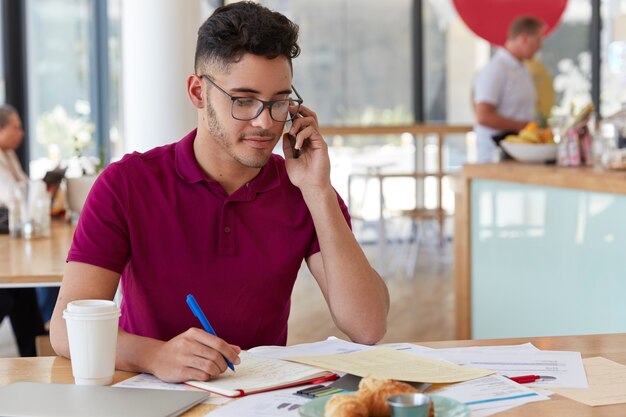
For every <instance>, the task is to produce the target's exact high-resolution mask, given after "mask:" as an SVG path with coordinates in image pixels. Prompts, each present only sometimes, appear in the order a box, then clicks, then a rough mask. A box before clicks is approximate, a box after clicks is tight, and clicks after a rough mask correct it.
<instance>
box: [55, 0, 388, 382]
mask: <svg viewBox="0 0 626 417" xmlns="http://www.w3.org/2000/svg"><path fill="white" fill-rule="evenodd" d="M297 37H298V27H297V26H296V25H295V24H294V23H293V22H291V21H290V20H289V19H287V18H286V17H285V16H283V15H281V14H279V13H276V12H272V11H270V10H269V9H267V8H265V7H263V6H260V5H258V4H255V3H252V2H237V3H233V4H229V5H227V6H224V7H220V8H218V9H217V10H216V11H215V12H214V13H213V15H212V16H211V17H210V18H209V19H208V20H207V21H206V22H205V23H204V24H203V25H202V26H201V28H200V30H199V32H198V42H197V47H196V58H195V73H194V74H192V75H190V76H189V77H188V79H187V93H188V96H189V98H190V101H191V103H192V104H193V106H194V107H195V108H196V109H197V129H195V130H193V131H192V132H190V133H189V134H188V135H187V136H185V137H184V138H183V139H182V140H180V141H178V142H176V143H173V144H169V145H165V146H162V147H159V148H155V149H153V150H151V151H148V152H146V153H144V154H140V153H134V154H132V155H126V156H125V157H124V158H123V159H122V160H121V161H119V162H116V163H113V164H111V165H109V166H108V167H107V169H105V170H104V171H103V172H102V173H101V174H100V176H99V177H98V179H97V181H96V183H95V184H94V186H93V188H92V190H91V193H90V195H89V197H88V199H87V202H86V203H85V206H84V209H83V211H82V212H81V215H80V218H79V223H78V226H77V229H76V233H75V235H74V241H73V244H72V248H71V249H70V252H69V254H68V262H69V263H68V265H67V268H66V273H65V276H64V278H63V285H62V287H61V293H60V295H59V301H58V302H57V306H56V309H55V312H54V315H53V319H52V326H51V339H52V345H53V347H54V349H55V351H56V352H57V353H58V354H60V355H63V356H66V357H67V356H69V349H68V341H67V334H66V329H65V325H64V323H63V319H62V311H63V309H65V306H66V305H67V303H68V302H70V301H73V300H76V299H83V298H100V299H112V298H113V296H114V294H115V291H116V288H117V286H118V283H119V282H120V277H121V285H122V292H123V298H122V303H121V309H122V317H121V319H120V331H119V334H118V335H119V336H118V344H117V360H116V366H117V368H118V369H123V370H129V371H136V372H149V373H152V374H154V375H156V376H157V377H159V378H160V379H162V380H164V381H170V382H178V381H186V380H191V379H194V380H207V379H210V378H212V377H215V376H217V375H219V374H220V373H221V372H224V371H225V370H226V362H225V360H224V357H226V358H228V359H229V360H230V361H231V362H233V363H234V364H235V365H237V364H238V363H239V358H238V354H239V352H240V348H244V349H247V348H251V347H253V346H257V345H284V344H285V343H286V341H287V319H288V316H289V310H290V296H291V292H292V289H293V285H294V282H295V279H296V277H297V274H298V270H299V269H300V266H301V264H302V261H303V259H304V260H306V262H307V265H308V267H309V269H310V271H311V272H312V275H313V276H314V277H315V279H316V280H317V282H318V284H319V286H320V288H321V290H322V292H323V294H324V297H325V299H326V301H327V303H328V305H329V308H330V311H331V314H332V317H333V319H334V321H335V323H336V325H337V326H338V327H339V329H341V330H342V331H343V332H345V333H346V334H347V335H348V336H349V337H350V338H351V339H352V340H354V341H356V342H360V343H375V342H377V341H378V340H380V339H381V338H382V337H383V335H384V333H385V331H386V317H387V312H388V309H389V295H388V292H387V288H386V286H385V284H384V282H383V281H382V279H381V278H380V276H379V275H378V274H377V273H376V271H374V269H373V268H372V267H371V266H370V265H369V263H368V261H367V258H366V257H365V255H364V254H363V252H362V250H361V248H360V247H359V245H358V243H357V242H356V240H355V238H354V236H353V234H352V232H351V230H350V227H349V215H348V211H347V208H346V206H345V204H344V203H343V201H341V199H340V198H339V196H338V195H337V193H336V192H335V190H334V189H333V187H332V185H331V183H330V160H329V155H328V146H327V144H326V142H325V141H324V139H323V137H322V136H321V135H320V133H319V128H318V121H317V116H316V114H315V113H314V112H313V111H312V110H310V109H309V108H307V107H305V106H300V105H299V104H300V100H299V95H298V93H297V92H296V90H295V88H294V87H293V86H292V78H293V74H292V71H293V70H292V65H291V60H292V59H293V58H295V57H296V56H298V54H299V52H300V48H299V46H298V44H297ZM291 119H293V122H292V125H291V127H290V130H289V133H291V134H293V135H295V136H296V140H295V147H296V148H297V149H299V150H300V156H299V158H297V159H296V158H294V154H293V151H292V148H291V145H290V142H289V139H288V138H287V137H285V136H283V140H282V146H283V151H284V154H285V158H286V159H283V158H282V157H281V156H278V155H275V154H273V153H272V150H273V149H274V147H275V146H276V144H277V143H278V141H279V139H280V138H281V135H283V132H284V128H285V123H286V121H288V120H291ZM190 293H191V294H193V295H194V296H195V298H196V299H197V300H198V303H199V304H200V306H202V307H203V308H204V309H205V313H206V315H207V318H208V319H209V321H210V322H211V324H212V325H213V327H214V329H215V331H216V333H217V334H218V335H219V336H220V337H216V336H212V335H210V334H208V333H206V332H204V331H203V330H200V329H198V327H199V323H198V321H197V319H196V318H195V317H194V316H193V314H192V313H191V312H190V311H189V309H188V308H187V306H186V304H185V297H186V295H187V294H190Z"/></svg>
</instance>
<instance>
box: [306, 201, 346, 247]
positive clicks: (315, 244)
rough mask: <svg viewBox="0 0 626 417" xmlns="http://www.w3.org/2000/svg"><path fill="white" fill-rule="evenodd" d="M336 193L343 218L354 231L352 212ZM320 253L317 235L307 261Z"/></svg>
mask: <svg viewBox="0 0 626 417" xmlns="http://www.w3.org/2000/svg"><path fill="white" fill-rule="evenodd" d="M335 193H336V194H337V202H338V203H339V208H341V212H342V213H343V217H344V218H345V219H346V223H348V227H349V228H350V229H352V221H351V219H350V211H349V210H348V206H346V203H344V201H343V199H342V198H341V196H340V195H339V193H337V191H335ZM319 251H320V242H319V241H318V240H317V234H316V235H315V238H314V239H313V241H312V242H311V246H309V250H308V251H307V254H306V259H308V258H309V256H311V255H314V254H316V253H317V252H319Z"/></svg>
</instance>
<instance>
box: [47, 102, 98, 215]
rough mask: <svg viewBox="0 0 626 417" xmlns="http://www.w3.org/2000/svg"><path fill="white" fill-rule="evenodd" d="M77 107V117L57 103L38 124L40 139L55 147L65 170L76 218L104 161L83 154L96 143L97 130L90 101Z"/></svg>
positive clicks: (69, 204) (69, 200) (70, 205)
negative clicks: (70, 114) (89, 117)
mask: <svg viewBox="0 0 626 417" xmlns="http://www.w3.org/2000/svg"><path fill="white" fill-rule="evenodd" d="M76 107H77V113H79V114H80V115H79V116H78V117H71V116H69V115H68V114H67V112H66V111H65V109H64V108H63V107H61V106H56V107H55V108H54V109H52V111H50V112H48V113H46V114H44V115H43V116H42V117H41V118H40V119H39V121H38V123H37V137H38V142H39V143H40V144H42V145H44V146H46V147H47V148H48V149H49V150H50V149H51V148H53V149H54V153H56V154H58V155H59V157H60V159H61V161H60V163H59V165H61V166H63V168H64V169H65V183H66V206H67V209H68V211H69V213H68V214H69V215H70V216H72V218H73V219H76V218H77V217H78V215H79V214H80V212H81V210H82V208H83V204H84V202H85V199H86V198H87V194H89V190H90V189H91V186H92V185H93V183H94V181H95V180H96V177H97V174H98V172H99V171H100V168H101V160H99V159H98V158H95V157H88V156H85V155H84V151H85V149H87V148H88V147H89V146H91V145H92V143H93V141H92V135H93V132H94V130H95V126H94V124H93V123H91V122H90V121H89V119H88V115H89V104H88V103H83V102H81V103H77V106H76ZM79 109H82V111H78V110H79Z"/></svg>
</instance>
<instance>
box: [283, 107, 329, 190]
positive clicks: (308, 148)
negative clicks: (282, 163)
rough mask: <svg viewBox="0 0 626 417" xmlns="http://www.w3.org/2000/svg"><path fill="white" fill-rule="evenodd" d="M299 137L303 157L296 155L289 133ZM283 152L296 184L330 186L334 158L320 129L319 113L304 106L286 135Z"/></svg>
mask: <svg viewBox="0 0 626 417" xmlns="http://www.w3.org/2000/svg"><path fill="white" fill-rule="evenodd" d="M289 134H291V135H294V136H295V137H296V143H295V148H296V149H298V150H300V157H299V158H297V159H296V158H294V157H293V151H292V150H291V144H290V142H289V138H288V135H289ZM283 152H284V154H285V159H286V167H287V174H288V175H289V180H290V181H291V183H292V184H293V185H295V186H296V187H298V188H300V189H301V190H307V189H309V190H310V189H326V188H330V159H329V157H328V145H326V142H325V141H324V138H323V137H322V135H321V134H320V133H319V127H318V123H317V115H316V114H315V112H314V111H312V110H311V109H309V108H307V107H305V106H301V107H300V111H299V112H298V115H297V117H296V118H295V119H294V120H293V122H292V124H291V129H289V131H288V132H287V133H285V134H284V135H283Z"/></svg>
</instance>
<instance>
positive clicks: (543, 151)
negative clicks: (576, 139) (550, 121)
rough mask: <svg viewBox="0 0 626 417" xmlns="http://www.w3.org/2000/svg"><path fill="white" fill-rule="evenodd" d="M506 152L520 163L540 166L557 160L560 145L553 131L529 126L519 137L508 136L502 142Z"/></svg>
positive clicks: (501, 144) (531, 124)
mask: <svg viewBox="0 0 626 417" xmlns="http://www.w3.org/2000/svg"><path fill="white" fill-rule="evenodd" d="M500 146H501V147H502V149H504V151H505V152H506V153H507V154H509V155H510V156H511V158H513V159H515V160H516V161H519V162H527V163H534V164H540V163H545V162H550V161H554V160H556V157H557V153H558V148H559V145H558V144H557V143H555V142H554V136H553V134H552V129H550V128H539V127H538V126H537V124H536V123H533V122H531V123H529V124H527V125H526V126H525V127H524V128H523V129H522V130H520V131H519V133H518V134H517V135H508V136H507V137H505V138H504V140H502V141H501V142H500Z"/></svg>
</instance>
